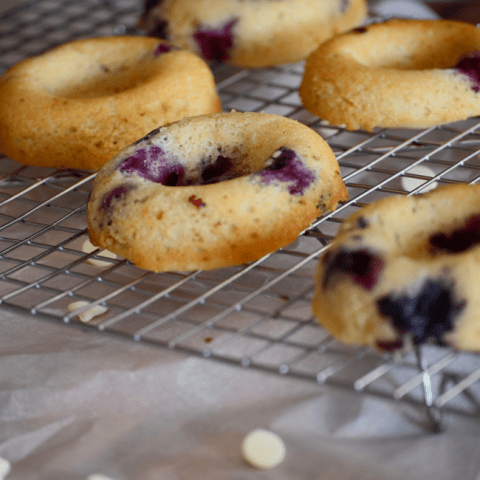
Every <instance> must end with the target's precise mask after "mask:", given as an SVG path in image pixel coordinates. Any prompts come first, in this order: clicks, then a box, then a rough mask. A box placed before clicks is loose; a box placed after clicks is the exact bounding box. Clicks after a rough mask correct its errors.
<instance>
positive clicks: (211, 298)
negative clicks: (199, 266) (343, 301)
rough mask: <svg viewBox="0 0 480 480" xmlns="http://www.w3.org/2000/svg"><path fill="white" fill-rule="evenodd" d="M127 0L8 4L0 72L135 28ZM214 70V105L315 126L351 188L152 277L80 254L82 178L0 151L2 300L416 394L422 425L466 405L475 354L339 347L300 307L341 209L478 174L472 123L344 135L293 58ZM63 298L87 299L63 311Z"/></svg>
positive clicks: (344, 381)
mask: <svg viewBox="0 0 480 480" xmlns="http://www.w3.org/2000/svg"><path fill="white" fill-rule="evenodd" d="M137 4H138V2H137V1H136V0H135V1H134V0H118V1H112V2H110V1H106V0H105V1H100V0H87V1H83V2H80V3H79V2H75V1H74V0H43V1H40V2H37V3H35V4H30V5H27V4H26V6H25V7H24V8H20V9H17V10H16V11H11V12H8V13H7V14H5V15H4V16H3V18H2V21H1V22H0V73H3V72H4V71H5V70H6V69H7V68H8V67H9V66H10V65H13V64H14V63H16V62H18V61H20V60H21V59H22V58H25V57H27V56H30V55H34V54H38V53H41V52H42V51H44V50H46V49H47V48H50V47H52V46H54V45H57V44H59V43H63V42H65V41H68V40H72V39H74V38H81V37H91V36H99V35H112V34H125V33H130V34H139V32H136V31H135V22H136V18H137V17H138V14H139V9H138V5H137ZM213 68H214V73H215V76H216V78H217V84H218V90H219V93H220V96H221V99H222V104H223V106H224V110H230V109H236V110H239V111H264V112H269V113H274V114H279V115H284V116H288V117H290V118H294V119H296V120H298V121H300V122H302V123H304V124H306V125H308V126H309V127H310V128H312V129H314V130H315V131H317V132H318V133H319V134H320V135H322V137H323V138H325V140H326V141H327V142H328V143H329V145H330V146H331V147H332V149H333V151H334V152H335V154H336V156H337V158H338V160H339V163H340V166H341V170H342V176H343V178H344V181H345V183H346V185H347V187H348V190H349V195H350V200H349V201H348V202H346V203H344V204H342V205H340V206H339V208H338V209H337V211H336V212H334V213H330V214H327V215H325V216H323V217H322V218H319V219H318V220H317V221H316V222H315V223H314V224H313V225H312V227H311V228H309V229H308V230H307V231H305V232H304V234H302V235H301V236H300V237H299V238H298V239H297V240H296V241H295V242H294V243H293V244H291V245H289V246H288V247H286V248H283V249H281V250H279V251H277V252H273V253H271V254H270V255H267V256H266V257H264V258H262V259H260V260H258V261H256V262H253V263H251V264H248V265H243V266H238V267H231V268H226V269H219V270H214V271H208V272H206V271H197V272H188V273H175V272H174V273H162V274H156V273H152V272H148V271H144V270H140V269H138V268H136V267H134V266H133V265H132V264H130V263H129V262H128V261H126V260H124V259H121V258H107V257H104V256H102V255H101V252H100V251H98V250H94V251H92V252H90V253H85V251H84V250H83V248H82V246H83V244H84V242H85V241H86V240H87V238H88V233H87V221H86V202H87V198H88V194H89V191H90V188H91V182H92V180H93V177H94V174H92V173H89V172H84V171H73V170H67V171H58V170H54V169H48V168H36V167H35V168H34V167H25V166H22V165H19V164H18V163H16V162H14V161H13V160H10V159H9V158H6V157H4V156H0V303H1V304H2V307H1V308H8V309H11V310H14V311H18V312H21V313H24V314H27V315H32V316H34V317H38V318H39V319H42V320H50V321H55V322H59V323H66V324H68V325H69V326H71V327H79V328H82V329H88V330H94V331H96V332H103V333H105V334H107V333H108V334H113V335H119V336H121V337H124V338H128V339H131V340H134V341H138V342H145V343H148V344H150V345H153V346H157V347H159V348H164V349H172V350H175V351H180V352H184V353H186V354H188V355H199V356H202V357H206V358H211V359H215V360H218V361H221V362H226V363H230V364H234V365H238V366H240V367H244V368H245V367H250V368H256V369H261V370H266V371H270V372H274V373H277V374H279V375H285V376H293V377H295V378H302V379H305V380H308V381H313V382H317V383H319V384H329V385H335V386H338V387H342V388H347V389H350V390H354V391H357V392H359V393H360V394H372V395H377V396H381V397H383V398H386V399H390V400H394V401H407V402H410V403H413V404H415V405H418V406H422V407H425V406H426V407H427V414H428V416H429V418H430V420H431V423H432V425H434V426H435V425H437V424H438V422H437V416H438V415H439V414H440V413H441V412H442V411H450V412H455V413H458V414H464V415H471V416H478V415H479V413H480V405H479V401H480V382H479V380H480V356H478V355H477V354H474V353H467V352H454V351H451V350H449V349H447V348H443V347H437V346H425V347H422V349H421V351H419V350H417V351H413V352H411V353H407V354H405V355H403V356H402V357H398V358H397V357H396V356H391V355H389V354H379V353H376V352H373V351H371V350H370V349H368V348H363V347H352V346H347V345H344V344H341V343H339V342H337V341H335V340H334V339H333V338H331V337H330V336H329V335H328V334H327V333H326V332H325V331H324V330H323V329H322V328H321V327H320V326H318V324H317V323H316V321H315V320H314V319H313V317H312V314H311V311H310V303H311V299H312V295H313V289H314V283H313V282H314V281H313V275H314V271H315V268H316V264H317V261H318V257H319V256H320V255H321V254H322V253H323V252H324V250H325V249H326V248H328V243H329V242H330V241H331V239H332V238H333V237H334V236H335V234H336V232H337V231H338V227H339V225H340V224H341V222H342V219H344V218H346V217H347V216H348V215H350V214H351V213H353V212H354V211H356V210H358V208H361V207H362V206H364V205H366V204H368V203H370V202H372V201H374V200H377V199H379V198H383V197H385V196H389V195H392V194H405V195H412V194H415V193H418V192H419V191H422V190H426V189H428V188H432V187H434V186H436V185H445V184H451V183H458V182H464V183H475V182H477V181H478V179H479V175H480V121H479V119H470V120H467V121H463V122H458V123H455V124H451V125H447V126H442V127H436V128H430V129H425V130H394V129H388V130H376V131H374V132H365V131H356V132H348V131H346V130H345V129H343V128H341V127H333V126H329V125H327V124H325V123H324V122H322V121H321V120H319V119H318V118H316V117H313V116H312V115H310V114H309V113H308V112H306V111H305V110H304V109H303V107H302V105H301V102H300V100H299V97H298V95H297V89H298V86H299V84H300V82H301V78H302V73H303V65H302V64H295V65H287V66H283V67H277V68H270V69H257V70H242V69H238V68H233V67H227V66H215V67H213ZM419 167H423V169H421V170H419ZM424 167H427V168H426V169H425V168H424ZM76 301H85V302H88V305H87V306H86V307H83V308H82V307H81V308H80V309H79V310H76V311H73V312H71V311H69V308H68V307H69V305H70V304H72V303H73V302H76ZM96 305H100V306H103V307H106V309H107V310H106V312H105V313H103V314H102V315H100V316H98V317H95V318H94V319H92V320H91V321H90V322H88V323H82V322H80V321H79V319H78V315H79V314H80V313H82V312H83V311H85V310H87V309H89V308H92V306H96Z"/></svg>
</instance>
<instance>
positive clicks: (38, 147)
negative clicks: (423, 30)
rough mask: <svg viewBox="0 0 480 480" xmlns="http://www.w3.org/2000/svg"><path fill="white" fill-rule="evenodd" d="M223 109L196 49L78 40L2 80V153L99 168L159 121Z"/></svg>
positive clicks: (146, 41) (125, 39) (136, 40)
mask: <svg viewBox="0 0 480 480" xmlns="http://www.w3.org/2000/svg"><path fill="white" fill-rule="evenodd" d="M220 110H221V105H220V100H219V98H218V95H217V91H216V87H215V82H214V79H213V75H212V72H211V70H210V68H209V67H208V65H207V64H206V63H205V62H204V61H203V60H202V59H201V58H199V57H198V56H197V55H194V54H192V53H191V52H188V51H184V50H179V49H178V47H174V46H172V45H171V44H169V43H167V42H164V41H159V40H158V39H155V38H149V37H140V36H116V37H103V38H90V39H86V40H77V41H73V42H70V43H66V44H64V45H61V46H59V47H56V48H53V49H52V50H49V51H47V52H46V53H44V54H42V55H39V56H35V57H31V58H28V59H26V60H24V61H22V62H20V63H18V64H17V65H15V66H14V67H12V68H10V69H9V70H8V71H7V72H6V73H5V74H4V75H3V76H2V77H1V78H0V151H1V152H2V153H3V154H5V155H7V156H9V157H10V158H12V159H13V160H16V161H18V162H20V163H22V164H25V165H35V166H45V167H56V168H79V169H87V170H97V169H98V168H99V167H100V166H102V165H104V164H105V163H106V162H107V161H108V160H110V159H111V158H112V157H113V155H115V154H116V153H117V152H118V151H120V150H121V149H122V148H125V147H126V146H128V145H130V144H131V143H132V142H134V141H135V140H138V139H139V138H142V137H143V136H144V135H146V134H147V133H148V132H150V131H152V130H153V129H154V128H157V127H158V126H160V125H164V124H166V123H169V122H172V121H176V120H179V119H181V118H183V117H185V116H190V115H200V114H207V113H216V112H219V111H220Z"/></svg>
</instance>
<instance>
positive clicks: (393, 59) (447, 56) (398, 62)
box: [339, 22, 474, 70]
mask: <svg viewBox="0 0 480 480" xmlns="http://www.w3.org/2000/svg"><path fill="white" fill-rule="evenodd" d="M385 25H386V26H385V28H383V29H375V30H374V31H373V32H371V30H370V29H368V28H366V29H363V30H360V29H359V30H357V31H355V32H353V33H352V34H351V35H350V37H349V38H348V39H347V41H345V44H344V45H343V46H342V48H341V49H340V51H339V53H340V55H342V56H345V57H346V58H350V59H351V60H353V61H355V62H357V63H360V64H362V65H365V66H368V67H369V68H395V69H399V70H427V69H433V68H451V67H454V66H455V65H456V64H457V62H458V61H459V60H460V59H461V58H462V57H464V56H466V55H470V54H472V53H474V52H472V47H471V45H472V38H471V37H470V36H469V35H464V36H459V35H455V32H452V30H451V29H449V28H447V29H446V30H444V31H442V30H439V29H438V30H435V31H433V30H431V29H427V28H426V27H421V30H419V29H418V28H415V27H416V26H415V25H414V26H413V27H414V28H411V29H405V30H401V31H399V32H397V31H395V32H393V31H392V30H390V29H388V28H387V25H388V22H387V24H385ZM409 30H410V31H409ZM367 32H371V35H367V34H366V33H367Z"/></svg>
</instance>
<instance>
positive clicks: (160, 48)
mask: <svg viewBox="0 0 480 480" xmlns="http://www.w3.org/2000/svg"><path fill="white" fill-rule="evenodd" d="M172 50H178V47H176V46H174V45H169V44H168V43H159V44H158V45H157V48H156V49H155V51H154V52H153V53H154V55H161V54H162V53H168V52H171V51H172Z"/></svg>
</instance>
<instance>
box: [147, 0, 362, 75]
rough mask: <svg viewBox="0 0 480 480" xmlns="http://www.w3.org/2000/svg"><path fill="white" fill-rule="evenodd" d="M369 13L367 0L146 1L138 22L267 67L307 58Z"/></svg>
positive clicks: (230, 59)
mask: <svg viewBox="0 0 480 480" xmlns="http://www.w3.org/2000/svg"><path fill="white" fill-rule="evenodd" d="M366 14H367V6H366V1H365V0H195V1H191V0H157V1H155V0H154V1H151V0H147V1H146V2H145V4H144V10H143V14H142V15H141V17H140V19H139V27H140V28H141V29H143V30H145V31H147V32H148V34H149V35H152V36H158V37H160V38H165V39H168V40H170V41H172V42H173V43H175V44H176V45H178V46H180V47H182V48H185V49H188V50H191V51H193V52H196V53H198V54H199V55H201V56H202V57H203V58H204V59H205V60H208V61H216V62H224V63H230V64H232V65H239V66H243V67H265V66H272V65H279V64H285V63H290V62H298V61H299V60H302V59H304V58H305V57H306V56H307V55H308V54H309V53H310V52H312V51H313V50H314V49H315V48H316V47H317V46H318V45H319V44H320V43H321V42H323V41H325V40H326V39H327V38H330V37H331V36H332V35H334V34H336V33H339V32H343V31H345V30H348V29H350V28H353V27H355V26H357V25H360V24H361V23H362V22H363V20H364V19H365V17H366Z"/></svg>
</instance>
